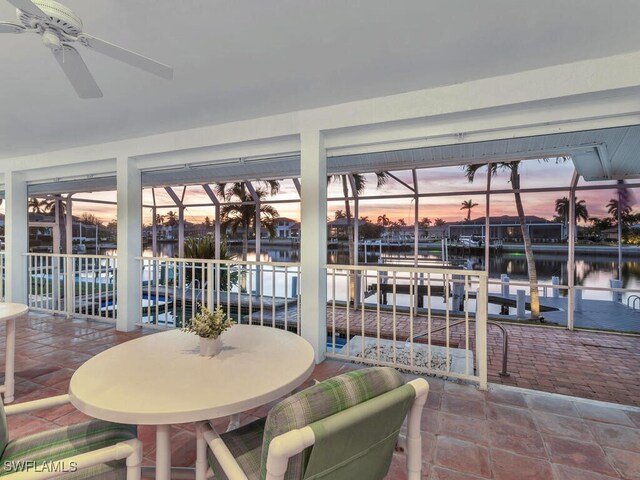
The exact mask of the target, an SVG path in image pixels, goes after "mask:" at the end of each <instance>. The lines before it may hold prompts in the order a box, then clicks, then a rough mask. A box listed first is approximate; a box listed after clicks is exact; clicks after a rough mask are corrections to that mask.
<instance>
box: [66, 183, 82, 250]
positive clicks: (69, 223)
mask: <svg viewBox="0 0 640 480" xmlns="http://www.w3.org/2000/svg"><path fill="white" fill-rule="evenodd" d="M71 195H73V194H72V193H70V194H69V195H67V210H66V214H65V217H64V219H65V220H64V221H65V223H66V225H65V227H66V228H65V235H66V240H65V243H66V248H67V250H66V251H65V252H64V253H69V254H71V253H73V200H71ZM80 225H82V224H80ZM80 236H82V235H80Z"/></svg>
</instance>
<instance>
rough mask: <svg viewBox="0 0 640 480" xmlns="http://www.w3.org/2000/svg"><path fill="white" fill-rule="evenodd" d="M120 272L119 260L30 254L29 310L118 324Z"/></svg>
mask: <svg viewBox="0 0 640 480" xmlns="http://www.w3.org/2000/svg"><path fill="white" fill-rule="evenodd" d="M116 268H117V266H116V258H115V257H112V256H107V255H66V254H53V253H29V254H27V269H28V273H29V274H28V282H29V284H28V304H29V308H31V309H32V310H36V311H46V312H52V313H60V314H65V315H67V316H77V317H84V318H95V319H101V320H115V318H116V308H115V306H116V305H117V288H116V287H117V285H116V282H117V278H116V277H117V275H116Z"/></svg>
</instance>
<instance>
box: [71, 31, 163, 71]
mask: <svg viewBox="0 0 640 480" xmlns="http://www.w3.org/2000/svg"><path fill="white" fill-rule="evenodd" d="M78 39H79V40H80V41H81V42H82V44H83V45H85V46H87V47H89V48H92V49H94V50H95V51H96V52H100V53H102V54H103V55H107V56H108V57H111V58H114V59H116V60H120V61H121V62H124V63H128V64H129V65H131V66H132V67H136V68H140V69H142V70H145V71H147V72H149V73H153V74H154V75H157V76H159V77H162V78H166V79H167V80H172V79H173V68H171V67H169V66H168V65H164V64H162V63H159V62H156V61H155V60H151V59H150V58H147V57H144V56H142V55H139V54H137V53H134V52H131V51H129V50H126V49H124V48H122V47H118V46H117V45H114V44H113V43H109V42H107V41H105V40H101V39H99V38H96V37H93V36H91V35H87V34H86V33H81V34H80V35H78Z"/></svg>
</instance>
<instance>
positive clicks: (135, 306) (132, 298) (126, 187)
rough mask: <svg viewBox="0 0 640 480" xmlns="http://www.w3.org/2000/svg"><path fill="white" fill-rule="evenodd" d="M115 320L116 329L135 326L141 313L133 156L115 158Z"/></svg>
mask: <svg viewBox="0 0 640 480" xmlns="http://www.w3.org/2000/svg"><path fill="white" fill-rule="evenodd" d="M117 165H118V173H117V181H118V271H117V275H118V279H117V280H118V286H117V288H118V292H117V295H118V296H117V301H118V320H117V323H116V329H117V330H118V331H121V332H128V331H131V330H133V329H135V328H136V322H138V321H139V320H140V317H141V316H142V295H141V289H142V287H141V279H140V265H139V261H138V260H136V258H137V257H140V256H141V255H142V183H141V175H140V170H138V169H137V168H136V165H135V162H134V160H133V159H130V158H127V157H120V158H118V163H117Z"/></svg>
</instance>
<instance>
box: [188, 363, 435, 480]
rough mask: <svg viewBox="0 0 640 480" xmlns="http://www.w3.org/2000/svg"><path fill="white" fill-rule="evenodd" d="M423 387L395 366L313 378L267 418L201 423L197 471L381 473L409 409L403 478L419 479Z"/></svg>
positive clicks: (335, 476) (230, 475) (318, 475)
mask: <svg viewBox="0 0 640 480" xmlns="http://www.w3.org/2000/svg"><path fill="white" fill-rule="evenodd" d="M428 391H429V384H428V383H427V382H426V381H425V380H424V379H422V378H420V379H416V380H412V381H411V382H409V383H407V384H405V381H404V379H403V377H402V376H401V375H400V374H399V373H398V372H396V371H395V370H393V369H392V368H388V367H372V368H365V369H361V370H355V371H351V372H348V373H345V374H343V375H340V376H337V377H334V378H331V379H329V380H325V381H324V382H320V383H318V384H316V385H314V386H311V387H309V388H307V389H306V390H303V391H301V392H299V393H296V394H294V395H292V396H290V397H288V398H286V399H284V400H282V401H281V402H280V403H279V404H277V405H276V406H275V407H273V408H272V409H271V411H270V412H269V414H268V416H267V418H266V419H260V420H257V421H255V422H253V423H250V424H248V425H245V426H243V427H240V428H238V429H236V430H232V431H229V432H226V433H223V434H222V435H218V433H217V432H216V431H215V430H214V429H213V428H212V427H211V425H210V424H209V423H207V422H204V423H201V424H199V425H198V429H197V460H196V478H200V479H202V478H205V476H206V475H207V464H208V465H209V466H210V467H211V469H212V470H213V472H214V473H215V478H216V480H217V479H219V478H222V479H231V480H244V479H249V480H254V479H266V480H281V479H286V480H303V479H309V480H311V479H313V480H315V479H327V480H328V479H331V480H355V479H366V480H376V479H383V478H384V477H385V475H386V474H387V472H388V470H389V466H390V464H391V458H392V455H393V452H394V448H395V447H396V446H397V445H396V442H397V441H398V438H399V434H400V430H401V427H402V424H403V422H404V420H405V418H407V416H408V427H407V442H406V453H407V470H408V478H409V479H410V480H418V479H419V478H420V474H421V468H422V440H421V436H420V417H421V414H422V408H423V406H424V403H425V401H426V397H427V393H428ZM400 440H401V442H403V440H404V437H403V438H401V439H400ZM399 443H400V442H399ZM403 443H404V442H403ZM205 457H206V458H205Z"/></svg>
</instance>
